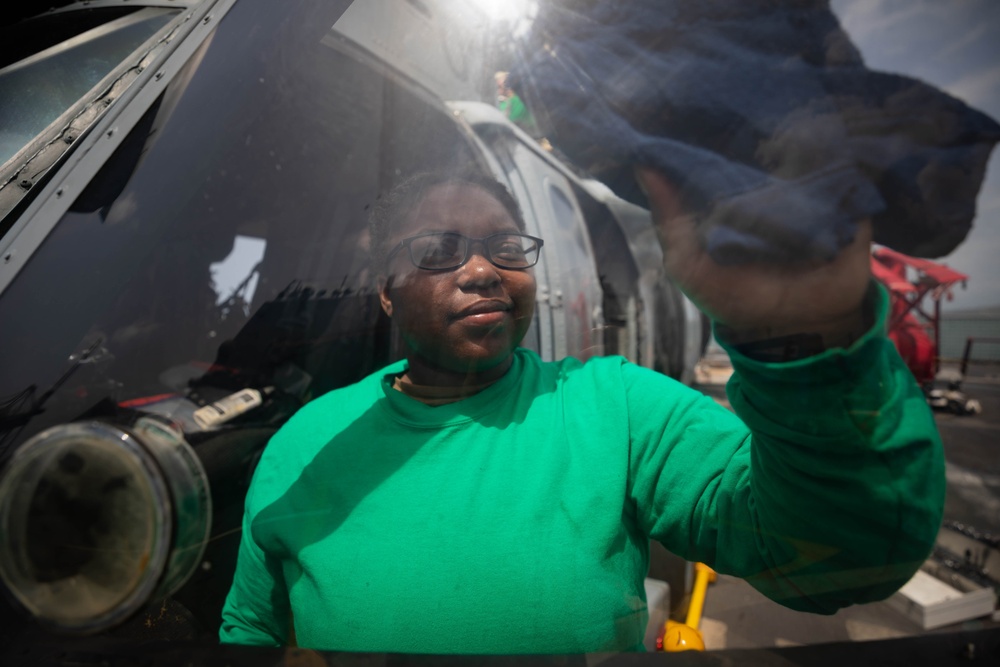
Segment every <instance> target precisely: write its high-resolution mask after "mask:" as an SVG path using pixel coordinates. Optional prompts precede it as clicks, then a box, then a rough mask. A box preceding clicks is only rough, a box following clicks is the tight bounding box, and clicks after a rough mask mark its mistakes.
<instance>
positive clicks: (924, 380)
mask: <svg viewBox="0 0 1000 667" xmlns="http://www.w3.org/2000/svg"><path fill="white" fill-rule="evenodd" d="M872 274H873V275H874V276H875V278H876V280H878V281H879V282H881V283H882V284H883V285H885V286H886V288H887V289H888V290H889V293H890V294H891V295H892V313H891V314H890V316H889V338H890V339H891V340H892V342H893V343H895V345H896V349H897V350H899V355H900V356H901V357H902V358H903V361H905V362H906V365H907V366H908V367H909V368H910V371H911V372H912V373H913V376H914V377H915V378H916V379H917V382H919V383H920V384H921V385H924V386H927V385H930V383H931V382H933V380H934V376H935V375H936V374H937V371H938V370H939V368H938V353H939V348H940V342H941V298H942V297H944V296H947V297H948V300H951V299H952V298H953V294H952V291H951V288H952V287H953V286H954V285H955V284H956V283H962V286H963V287H965V281H967V280H968V279H969V276H967V275H965V274H964V273H959V272H958V271H954V270H952V269H949V268H948V267H947V266H944V265H943V264H937V263H936V262H932V261H930V260H927V259H917V258H916V257H910V256H909V255H904V254H902V253H899V252H896V251H895V250H890V249H889V248H875V249H874V250H872ZM911 275H912V276H913V278H912V279H911V278H910V276H911ZM928 295H929V296H930V298H931V300H932V301H933V303H934V306H933V311H932V312H930V313H929V312H927V311H926V310H924V309H923V307H922V302H923V299H924V297H925V296H928ZM918 316H919V318H918Z"/></svg>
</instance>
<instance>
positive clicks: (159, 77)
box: [153, 69, 163, 81]
mask: <svg viewBox="0 0 1000 667" xmlns="http://www.w3.org/2000/svg"><path fill="white" fill-rule="evenodd" d="M153 78H154V79H156V80H157V81H159V80H160V79H162V78H163V70H162V69H161V70H160V71H159V72H157V73H156V76H155V77H153Z"/></svg>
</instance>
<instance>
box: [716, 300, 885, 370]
mask: <svg viewBox="0 0 1000 667" xmlns="http://www.w3.org/2000/svg"><path fill="white" fill-rule="evenodd" d="M874 320H875V312H874V304H873V303H872V300H871V299H870V298H865V300H864V302H863V303H862V304H861V306H860V307H858V308H857V309H855V310H854V311H851V312H850V313H847V314H845V315H843V316H840V317H837V318H835V319H832V320H824V321H822V322H816V323H803V324H798V325H796V324H792V325H785V326H775V327H770V326H762V327H753V328H733V327H729V326H727V325H725V324H722V323H716V325H715V333H716V336H717V337H718V338H719V340H720V342H724V343H726V344H728V345H729V346H730V347H732V348H734V349H736V351H738V352H739V353H740V354H742V355H743V356H746V357H749V358H750V359H755V360H757V361H766V362H784V361H796V360H798V359H806V358H808V357H811V356H815V355H817V354H820V353H822V352H825V351H826V350H830V349H836V348H848V347H850V346H851V345H853V344H854V343H855V341H857V340H858V339H859V338H861V337H862V336H863V335H864V334H865V333H867V332H868V330H869V329H871V327H872V324H873V323H874Z"/></svg>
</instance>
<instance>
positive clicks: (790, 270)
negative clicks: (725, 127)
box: [636, 168, 871, 348]
mask: <svg viewBox="0 0 1000 667" xmlns="http://www.w3.org/2000/svg"><path fill="white" fill-rule="evenodd" d="M636 177H637V178H638V180H639V183H640V184H641V185H642V186H643V188H644V189H645V191H646V194H647V195H648V197H649V203H650V208H651V209H652V213H653V221H654V223H655V225H656V228H657V233H658V234H659V236H660V241H661V243H662V244H663V252H664V263H665V265H666V269H667V273H668V274H669V276H670V277H671V279H672V280H673V281H674V282H675V283H676V284H677V285H678V286H679V287H680V288H681V289H682V290H683V291H684V293H685V294H687V295H688V297H689V298H690V299H691V300H692V301H693V302H694V303H695V304H696V305H697V306H698V307H699V308H701V309H702V310H703V311H704V312H705V313H706V314H707V315H708V316H709V317H711V318H712V319H713V320H715V321H716V322H717V323H719V324H722V325H724V327H725V330H724V331H725V337H726V338H727V340H728V341H729V342H730V343H733V344H741V343H747V342H752V341H759V340H765V339H772V338H780V337H784V336H790V335H795V334H819V335H821V336H823V342H824V345H825V347H827V348H829V347H838V346H846V345H849V344H850V343H851V342H853V341H854V340H855V339H856V338H857V337H858V336H860V335H861V334H863V333H864V332H865V330H866V329H867V327H866V323H865V317H864V313H863V309H862V303H863V301H864V297H865V293H866V291H867V289H868V285H869V281H870V276H871V264H870V262H871V255H870V253H871V250H870V244H871V223H870V222H869V221H867V220H865V221H863V222H861V223H860V224H859V225H858V234H857V236H856V238H855V239H854V241H853V243H851V244H850V245H849V246H847V247H845V248H843V249H842V250H841V251H840V253H839V254H838V255H837V256H836V257H835V258H834V259H833V260H832V261H829V262H809V263H802V264H769V263H762V262H755V263H749V264H740V265H734V266H722V265H719V264H717V263H716V262H715V261H714V260H713V259H712V258H711V257H709V255H708V253H707V252H706V250H705V248H704V247H703V246H702V243H701V241H700V239H699V237H698V233H697V230H696V227H695V222H694V220H693V219H692V217H691V216H690V215H689V214H687V213H686V212H685V211H683V210H682V208H681V204H680V197H679V195H678V193H677V189H676V188H675V187H674V186H673V185H672V184H671V183H670V182H669V181H668V180H667V179H666V178H665V177H664V176H662V175H661V174H659V173H658V172H656V171H653V170H650V169H644V168H637V169H636Z"/></svg>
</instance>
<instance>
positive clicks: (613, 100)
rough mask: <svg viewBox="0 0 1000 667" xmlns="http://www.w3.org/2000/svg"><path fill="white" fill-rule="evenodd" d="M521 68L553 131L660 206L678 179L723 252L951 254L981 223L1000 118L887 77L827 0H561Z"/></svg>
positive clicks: (707, 237)
mask: <svg viewBox="0 0 1000 667" xmlns="http://www.w3.org/2000/svg"><path fill="white" fill-rule="evenodd" d="M521 46H522V48H521V49H520V54H519V62H518V64H517V65H516V66H515V67H514V68H513V70H512V72H511V76H510V78H509V79H508V81H509V82H510V84H511V87H512V88H514V89H515V90H516V91H517V92H518V94H519V95H521V97H522V99H524V101H525V102H526V103H527V105H528V107H529V108H530V109H531V111H532V113H533V114H534V116H535V119H536V121H537V122H538V124H539V126H540V128H541V130H542V131H543V132H544V134H545V136H546V137H547V138H548V139H549V141H550V142H551V143H552V144H553V145H554V146H555V147H556V148H557V149H558V150H559V151H560V152H562V153H563V154H564V155H565V156H566V157H567V158H568V159H569V160H570V161H571V162H572V163H574V164H575V165H576V166H578V167H580V168H581V169H583V170H585V171H587V172H588V173H590V174H591V175H593V176H594V177H595V178H597V179H599V180H601V181H603V182H604V183H605V184H607V185H608V186H609V187H610V188H611V189H612V190H613V191H614V192H615V193H617V194H618V195H619V196H620V197H622V198H624V199H626V200H629V201H631V202H633V203H636V204H639V205H641V206H648V204H647V201H646V197H645V195H644V194H643V192H642V190H641V189H640V188H639V185H638V183H637V182H636V180H635V177H634V171H633V167H634V166H635V165H642V166H646V167H652V168H654V169H657V170H659V171H660V172H662V173H663V174H664V175H666V176H667V177H668V178H669V179H670V180H671V181H672V182H673V183H674V184H675V185H676V186H678V187H679V188H680V191H681V195H682V197H683V200H684V204H685V206H686V208H687V209H688V210H690V211H692V212H694V213H695V215H696V216H697V219H698V221H699V231H700V234H701V236H702V239H703V241H704V243H705V245H706V247H707V249H708V251H709V253H710V254H711V255H712V257H713V258H714V259H715V260H716V261H718V262H720V263H724V264H732V263H741V262H747V261H758V260H764V261H777V262H789V261H797V260H815V259H830V258H832V257H834V256H835V255H836V253H837V252H838V250H839V249H840V248H842V247H844V246H845V245H847V244H848V243H850V242H851V241H852V240H853V238H854V235H855V232H856V228H857V221H858V220H860V219H863V218H867V217H870V218H872V221H873V224H874V234H875V241H876V242H878V243H881V244H884V245H887V246H890V247H892V248H894V249H896V250H898V251H900V252H903V253H906V254H909V255H916V256H920V257H939V256H942V255H945V254H947V253H948V252H950V251H951V250H953V249H954V248H955V247H956V246H957V245H958V244H959V243H960V242H961V241H962V240H963V239H964V238H965V236H966V234H967V233H968V231H969V229H970V228H971V226H972V220H973V218H974V217H975V206H976V195H977V194H978V192H979V187H980V185H981V183H982V179H983V174H984V171H985V168H986V162H987V160H988V158H989V155H990V151H991V150H992V148H993V145H994V144H995V143H996V142H997V141H998V140H1000V125H998V124H997V123H996V122H994V121H993V120H992V119H991V118H989V117H988V116H986V115H984V114H982V113H980V112H978V111H976V110H974V109H971V108H970V107H968V106H967V105H966V104H964V103H963V102H961V101H959V100H957V99H955V98H953V97H951V96H949V95H947V94H945V93H943V92H941V91H939V90H937V89H935V88H933V87H931V86H929V85H927V84H925V83H922V82H920V81H917V80H915V79H912V78H908V77H904V76H898V75H893V74H886V73H880V72H874V71H872V70H869V69H868V68H866V67H865V65H864V62H863V60H862V58H861V55H860V53H859V52H858V50H857V49H856V48H855V46H854V45H853V44H852V43H851V41H850V39H849V38H848V36H847V35H846V33H845V32H844V31H843V30H842V29H841V27H840V23H839V22H838V20H837V18H836V17H835V16H834V15H833V13H832V12H831V11H830V9H829V6H828V3H827V2H825V1H822V0H699V1H698V2H692V1H691V0H628V1H621V2H619V1H601V2H593V1H582V0H580V1H576V2H574V1H573V0H549V1H548V2H547V3H545V4H543V5H542V8H541V9H540V11H539V15H538V17H537V18H536V20H535V22H534V24H533V26H532V32H531V34H530V36H529V38H528V39H527V40H526V42H525V43H524V44H522V45H521Z"/></svg>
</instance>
